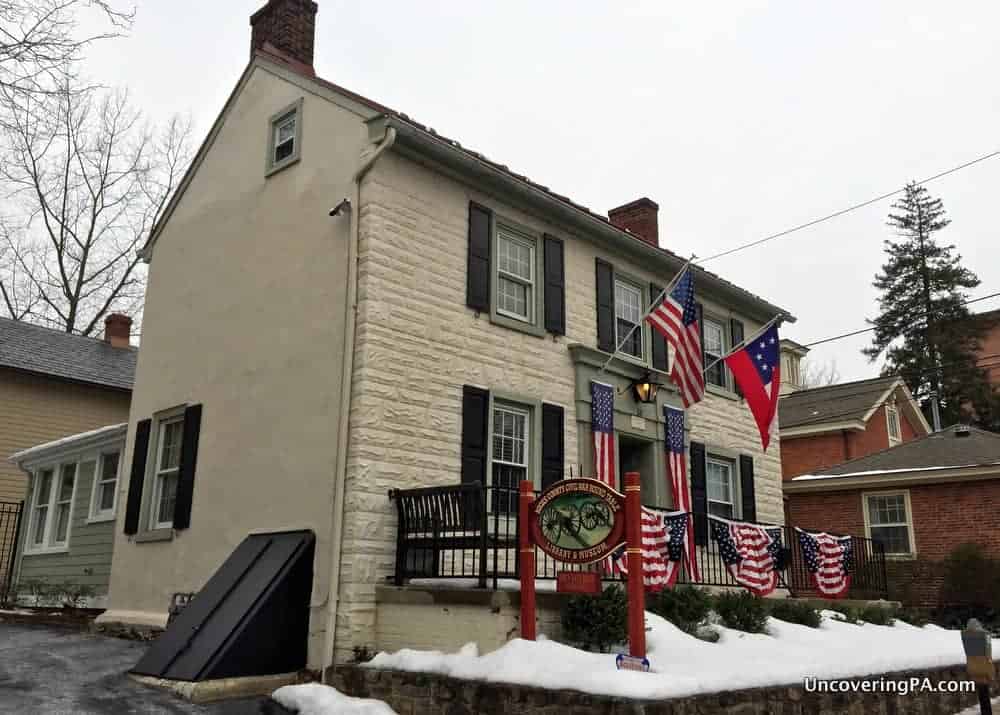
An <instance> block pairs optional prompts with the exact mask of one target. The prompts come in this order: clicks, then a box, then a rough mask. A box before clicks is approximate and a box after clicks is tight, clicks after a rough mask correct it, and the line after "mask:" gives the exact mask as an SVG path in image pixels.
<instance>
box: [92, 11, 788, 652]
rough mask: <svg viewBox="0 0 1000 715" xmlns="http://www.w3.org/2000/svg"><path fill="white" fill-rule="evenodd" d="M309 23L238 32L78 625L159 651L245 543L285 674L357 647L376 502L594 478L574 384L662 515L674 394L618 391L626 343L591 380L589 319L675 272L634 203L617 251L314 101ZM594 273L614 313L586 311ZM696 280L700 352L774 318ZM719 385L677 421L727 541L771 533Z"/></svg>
mask: <svg viewBox="0 0 1000 715" xmlns="http://www.w3.org/2000/svg"><path fill="white" fill-rule="evenodd" d="M310 8H311V9H312V12H310V11H309V9H310ZM300 10H301V11H300ZM314 12H315V5H314V4H313V3H309V2H303V1H302V0H271V1H270V2H269V3H268V4H267V6H266V7H265V8H264V9H263V10H262V11H261V12H259V13H258V14H257V15H255V16H254V18H255V21H256V20H257V19H260V18H263V20H265V21H266V20H267V18H268V14H269V13H282V18H283V21H282V22H280V23H277V22H276V23H263V21H262V23H263V24H257V25H255V27H254V36H253V37H254V40H253V43H254V44H253V56H252V59H251V62H250V64H249V66H248V67H247V69H246V71H245V72H244V74H243V76H242V77H241V79H240V80H239V83H238V85H237V87H236V89H235V91H234V93H233V95H232V96H231V97H230V99H229V101H228V102H227V104H226V106H225V108H224V109H223V111H222V114H221V115H220V117H219V119H218V120H217V122H216V124H215V126H214V127H213V128H212V130H211V132H210V134H209V137H208V139H207V140H206V142H205V144H204V146H203V147H202V150H201V151H200V153H199V155H198V157H197V158H196V160H195V163H194V165H193V167H192V170H191V172H190V173H189V175H188V177H187V179H186V180H185V182H184V184H183V185H182V188H181V191H180V193H179V194H178V196H177V197H176V198H175V200H174V202H173V203H172V205H171V206H170V207H169V209H168V211H167V215H166V217H165V219H164V221H163V222H161V224H160V225H159V226H158V227H157V229H156V230H155V231H154V233H153V236H152V238H151V240H150V243H149V245H148V246H147V247H146V249H145V251H144V252H145V256H146V258H147V260H149V261H150V280H149V290H148V295H147V303H146V306H145V317H144V332H143V351H142V354H141V356H140V360H139V365H138V371H137V381H136V388H135V392H134V398H133V403H132V412H131V416H130V419H129V428H128V437H127V443H126V465H125V469H124V476H123V480H122V482H123V483H122V485H121V491H122V493H121V495H120V497H121V498H122V499H123V500H124V499H125V498H126V494H127V495H128V502H129V508H128V509H127V510H126V517H125V523H124V525H123V527H124V528H120V529H118V530H117V533H116V536H115V550H114V562H113V566H112V572H111V587H110V594H109V610H108V611H107V612H106V613H105V614H104V615H103V616H102V617H101V621H102V622H105V623H109V622H129V623H140V624H150V625H160V626H162V625H163V624H164V623H165V622H166V620H167V609H168V606H169V604H170V601H171V597H172V595H174V594H177V593H185V592H190V591H195V592H196V591H198V590H199V589H200V588H202V587H203V586H204V584H205V583H206V582H207V580H208V579H209V578H210V577H211V576H212V574H213V573H214V572H215V570H216V569H218V568H219V566H220V565H221V564H222V563H223V562H224V561H225V560H226V558H227V557H228V556H229V554H230V553H231V552H232V551H233V549H234V548H235V547H236V546H237V545H238V544H239V543H240V542H241V541H242V540H243V539H244V538H245V537H246V536H247V535H248V534H251V533H265V532H274V531H290V530H297V529H309V530H312V531H313V532H314V533H315V535H316V557H315V563H314V569H313V582H312V595H311V602H310V636H309V658H308V665H309V666H310V667H312V668H320V667H323V666H325V665H329V664H330V663H331V662H333V661H334V660H337V661H344V660H346V659H349V658H350V656H351V652H352V648H353V647H355V646H362V645H368V646H372V645H376V646H377V645H379V644H378V643H377V642H376V640H377V635H376V634H377V632H378V623H377V619H378V613H379V608H378V600H377V593H378V587H379V586H380V585H384V584H386V583H387V582H388V581H389V580H390V579H391V578H392V576H393V570H394V564H395V559H396V536H397V530H396V526H397V523H396V511H395V507H394V505H393V504H392V502H391V501H390V499H389V496H388V491H389V490H390V489H401V488H409V487H427V486H433V485H455V484H458V483H460V482H462V481H463V480H465V481H468V480H469V479H470V478H471V479H473V480H475V481H477V482H482V483H487V484H492V483H495V482H496V481H497V480H501V479H517V478H527V479H531V480H533V481H535V483H536V484H537V485H539V486H541V485H542V484H543V471H545V473H546V474H547V475H548V476H547V478H551V477H552V476H553V470H554V476H555V478H559V477H562V476H569V475H570V474H571V473H572V474H574V475H581V474H583V475H589V474H592V470H593V457H592V454H591V447H590V446H591V444H592V441H591V440H592V438H591V424H590V422H591V417H590V415H591V406H590V400H591V397H590V383H591V380H593V379H600V380H602V381H604V382H607V383H611V384H613V385H614V386H615V387H616V388H617V389H618V394H619V396H618V397H617V398H616V401H615V410H616V412H615V422H616V428H617V440H618V452H619V455H620V460H619V471H620V472H623V471H625V469H639V470H640V471H641V472H642V474H643V487H644V491H645V495H644V496H645V500H646V501H647V502H649V503H655V504H659V505H664V506H669V505H670V502H671V499H670V495H669V490H668V487H667V483H668V482H667V477H666V469H665V464H664V462H665V459H664V456H663V440H664V429H663V407H664V405H667V404H670V405H679V404H680V399H679V396H678V394H677V393H676V391H675V390H674V389H673V387H666V386H665V387H664V389H663V390H661V392H660V397H659V398H658V402H657V403H656V404H639V403H636V402H634V401H633V399H632V398H631V397H630V396H629V394H628V388H629V385H630V383H631V382H632V381H633V380H635V379H637V378H640V377H642V376H643V375H645V374H646V373H650V374H652V375H654V376H657V377H658V378H659V380H660V381H661V382H663V383H667V382H668V380H667V374H666V368H667V364H668V363H667V359H666V355H665V351H664V353H663V356H662V358H657V357H654V353H655V350H654V345H655V340H656V337H655V336H654V335H653V334H652V333H651V332H650V330H649V328H648V327H646V326H640V329H639V331H638V334H639V335H640V336H641V337H640V338H639V339H638V340H637V341H636V343H635V344H634V346H633V348H634V349H633V352H634V353H635V354H634V355H633V356H630V357H617V358H615V359H614V360H613V361H612V362H611V363H610V365H609V367H608V370H607V371H605V372H603V373H601V372H600V366H601V364H602V363H603V362H605V361H606V360H607V358H608V357H609V352H608V351H605V350H602V349H601V347H602V345H601V341H600V340H599V332H602V333H603V332H605V331H607V330H609V329H610V330H611V331H612V332H613V331H614V330H615V327H614V326H613V325H611V324H609V323H607V322H606V319H601V318H598V314H599V313H601V311H602V310H606V309H607V308H608V307H610V309H611V310H612V311H614V312H613V313H611V319H612V320H613V321H616V322H615V324H616V325H618V326H619V328H618V329H619V330H621V326H623V325H624V324H625V323H623V322H621V321H624V320H626V319H627V318H628V317H630V316H631V317H633V318H634V317H636V316H634V315H632V312H630V311H632V310H633V309H640V310H641V309H643V308H644V306H645V305H646V304H647V303H648V302H649V300H650V299H651V298H652V297H655V296H654V295H653V294H654V292H655V286H663V285H666V284H667V282H668V281H670V279H671V278H672V277H673V275H674V274H675V273H676V272H677V270H678V269H679V268H680V267H681V266H682V264H683V260H682V259H681V258H679V257H678V256H676V255H674V254H672V253H670V252H667V251H665V250H663V249H661V248H659V246H658V245H657V241H656V235H655V226H656V207H655V204H653V203H652V202H651V201H649V200H648V199H645V200H642V201H640V202H637V205H636V206H633V207H631V208H630V211H631V210H632V209H635V210H636V211H638V212H639V214H640V215H639V217H638V219H636V220H635V221H634V222H632V223H631V224H630V225H632V226H633V231H632V232H628V231H626V230H624V229H623V228H622V227H621V225H616V224H615V223H613V222H612V221H609V219H608V218H607V217H605V216H599V215H597V214H594V213H591V212H589V211H588V210H586V209H584V208H582V207H580V206H578V205H576V204H573V203H572V202H570V201H569V200H568V199H565V198H564V197H561V196H558V195H556V194H554V193H552V192H550V191H549V190H548V189H546V188H545V187H541V186H538V185H537V184H533V183H531V182H530V181H528V180H527V179H525V178H524V177H519V176H517V175H515V174H512V173H511V172H510V171H509V170H507V169H506V167H502V166H500V165H499V164H495V163H493V162H490V161H489V160H487V159H485V158H484V157H483V156H481V155H479V154H476V153H474V152H470V151H468V150H466V149H463V148H462V147H461V146H460V145H458V144H457V143H456V142H453V141H451V140H447V139H444V138H442V137H440V136H439V135H437V134H435V133H433V132H432V131H430V130H428V129H426V128H424V127H423V126H421V125H419V124H416V123H415V122H413V121H412V120H409V119H408V118H406V117H405V116H404V115H401V114H399V113H396V112H394V111H392V110H389V109H388V108H386V107H383V106H381V105H379V104H377V103H375V102H372V101H371V100H367V99H364V98H362V97H360V96H359V95H356V94H354V93H352V92H349V91H347V90H345V89H342V88H340V87H337V86H336V85H333V84H331V83H329V82H326V81H323V80H320V79H318V78H317V77H316V76H315V73H314V70H313V68H312V54H311V48H312V34H313V32H314V26H313V22H314ZM303 38H307V39H308V41H307V42H304V41H303ZM331 207H333V208H332V209H331ZM629 215H630V217H632V214H629ZM632 218H634V217H632ZM632 218H629V221H632ZM621 223H622V222H621V221H619V224H621ZM650 226H652V229H653V230H652V231H650V230H649V227H650ZM470 247H471V248H470ZM548 252H553V253H549V254H548V255H547V253H548ZM556 253H558V256H559V258H560V260H559V261H555V260H554V259H553V260H552V261H550V258H552V256H554V255H556ZM597 266H605V268H603V269H601V270H604V271H605V273H604V275H605V276H612V277H613V279H614V280H613V288H612V293H615V294H617V293H620V297H617V296H616V295H612V294H607V293H604V294H602V296H601V297H600V300H599V295H598V293H599V291H600V290H601V288H599V286H598V281H597V278H596V273H595V270H596V268H595V267H597ZM557 267H558V268H559V269H560V270H557ZM484 271H485V272H484ZM608 271H610V272H608ZM484 276H486V277H485V279H483V277H484ZM695 279H696V281H697V282H698V295H699V300H700V301H701V303H702V309H703V315H704V318H705V321H706V327H707V328H708V327H710V328H711V329H713V330H716V331H717V332H716V333H715V336H716V337H717V338H718V345H717V347H718V348H719V349H725V348H726V347H728V346H731V345H732V344H733V342H738V340H739V337H738V335H739V331H743V333H744V334H745V335H746V336H750V335H752V334H753V332H754V331H755V330H757V329H758V328H759V327H760V326H762V325H763V324H764V323H765V322H767V321H768V320H770V319H771V318H773V317H774V316H775V315H776V314H777V313H778V312H781V311H780V309H778V308H777V307H775V306H773V305H771V304H770V303H768V302H766V301H765V300H763V299H762V298H759V297H757V296H754V295H752V294H750V293H749V292H747V291H745V290H743V289H741V288H739V287H738V286H735V285H733V284H731V283H729V282H727V281H725V280H724V279H722V278H720V277H719V276H716V275H713V274H711V273H708V272H706V271H703V270H701V269H697V270H696V276H695ZM474 301H475V306H473V305H472V304H473V302H474ZM599 302H600V303H601V304H602V306H603V307H602V306H599V305H598V303H599ZM602 320H604V321H605V322H602ZM737 327H738V328H739V331H738V330H737ZM716 382H717V384H716V385H712V386H711V387H710V388H709V395H708V397H707V399H706V400H705V401H704V402H703V403H701V404H699V405H697V406H696V407H694V408H692V409H691V410H690V411H689V426H690V433H689V439H690V441H691V442H692V443H695V442H697V443H699V444H702V445H704V446H705V452H707V453H708V455H710V456H711V457H712V458H714V459H715V460H717V462H718V464H719V465H720V467H719V468H720V469H721V470H723V471H721V472H720V474H723V475H724V477H723V478H725V479H729V480H731V481H730V484H731V485H732V499H733V501H734V504H733V505H732V508H733V509H734V514H735V515H737V516H739V515H740V513H739V512H740V510H741V505H740V503H739V501H740V500H739V499H738V498H737V497H738V496H740V495H739V492H740V491H745V492H746V494H744V495H743V496H745V497H747V498H746V499H745V500H744V502H745V503H749V504H751V505H755V513H754V514H751V515H747V516H748V518H753V517H755V518H756V519H758V520H761V521H770V522H775V523H781V522H782V520H783V515H782V502H781V470H780V453H779V450H778V446H777V445H774V446H772V448H771V450H770V451H769V452H768V453H766V454H764V453H762V451H761V449H760V441H759V437H758V434H757V428H756V426H755V423H754V420H753V418H752V416H751V414H750V412H749V410H748V409H747V408H746V405H745V403H744V402H743V401H742V400H741V399H740V398H739V397H738V395H737V394H736V393H735V391H734V386H733V384H732V378H731V376H730V375H728V374H727V373H726V371H725V370H724V369H721V370H719V371H718V376H717V380H716ZM470 394H473V395H476V396H478V398H477V399H479V402H477V404H478V405H480V407H481V408H482V407H484V408H485V409H483V412H482V414H483V418H484V419H485V424H486V426H487V429H488V430H489V436H488V439H487V440H486V441H487V442H488V443H489V444H494V443H499V442H497V440H500V442H502V441H503V440H502V438H506V439H508V440H514V441H517V442H518V444H519V445H521V447H522V448H519V449H518V450H516V452H513V453H512V454H516V455H517V456H516V458H514V457H511V456H510V455H508V458H506V459H503V458H501V455H500V454H499V453H496V452H494V451H491V450H492V448H490V447H487V448H486V449H487V454H486V456H485V459H480V461H479V462H477V463H475V464H476V465H477V466H475V467H474V466H472V465H473V461H472V460H470V459H467V457H468V456H469V455H468V454H467V449H468V447H467V445H466V446H463V444H464V440H463V431H464V427H463V425H464V424H465V423H467V422H468V414H467V413H468V410H469V407H468V406H469V404H471V402H470V400H469V398H468V396H469V395H470ZM483 400H485V401H483ZM192 409H196V410H197V414H199V415H200V418H199V422H198V426H197V428H194V427H192V426H191V423H190V422H189V420H188V418H187V417H186V416H184V415H187V414H189V413H190V410H192ZM545 416H547V417H548V419H547V420H544V424H543V417H545ZM180 431H183V432H184V437H183V439H181V440H180V443H179V444H180V450H179V451H180V456H179V457H178V458H177V459H174V458H173V457H171V455H172V454H173V451H172V450H173V449H174V447H175V446H176V445H177V444H178V443H177V441H176V439H177V438H176V436H175V435H176V433H179V432H180ZM190 439H196V440H197V450H196V452H197V454H196V459H195V458H194V457H192V455H191V454H190V450H187V449H185V447H184V445H185V444H189V442H188V440H190ZM552 440H555V443H556V444H557V445H558V448H556V449H553V448H552V445H553V442H552ZM185 454H187V455H188V457H187V460H186V459H185V457H184V455H185ZM164 455H166V456H164ZM741 464H752V465H753V469H752V472H751V471H747V472H746V473H745V474H743V475H741V474H740V473H739V470H740V468H741V467H740V465H741ZM701 466H702V467H704V464H702V465H701ZM477 470H478V471H477ZM727 470H728V471H727ZM175 475H176V476H175ZM741 476H742V477H743V478H742V479H741ZM172 495H173V496H172ZM174 496H175V497H176V498H174ZM463 635H464V633H461V634H460V633H455V635H454V637H455V638H459V637H462V636H463ZM459 645H460V644H459Z"/></svg>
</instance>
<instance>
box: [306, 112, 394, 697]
mask: <svg viewBox="0 0 1000 715" xmlns="http://www.w3.org/2000/svg"><path fill="white" fill-rule="evenodd" d="M395 142H396V130H395V129H393V128H392V127H389V128H388V129H387V130H386V133H385V137H384V138H383V139H382V141H381V143H380V144H379V145H378V146H377V147H376V148H375V151H373V152H372V153H371V155H370V156H368V157H367V158H366V159H365V160H364V161H362V162H361V166H360V167H358V170H357V171H356V172H355V173H354V185H353V187H352V196H351V201H352V204H353V206H352V209H351V237H350V240H349V244H348V249H347V250H348V254H347V301H346V308H345V315H344V354H343V356H342V359H341V363H342V365H343V369H342V371H341V374H340V429H339V431H338V434H337V464H336V470H335V473H334V486H333V524H332V527H333V528H332V531H333V533H332V540H331V544H330V550H331V553H332V558H331V563H330V597H329V599H328V603H327V610H328V616H327V622H326V638H325V643H326V645H325V646H324V653H323V673H322V676H321V679H322V681H323V682H324V683H325V682H326V671H327V668H328V667H331V666H333V660H334V658H333V652H334V648H335V647H336V638H337V608H338V606H339V605H340V561H341V548H342V544H343V537H344V486H345V483H346V482H347V447H348V438H349V436H350V421H351V400H352V397H353V390H352V384H353V379H352V378H353V373H354V345H355V341H356V338H357V334H356V331H357V323H358V251H359V247H360V243H361V215H360V211H361V181H362V180H363V179H364V178H365V175H366V174H367V173H368V172H369V171H370V170H371V168H372V167H373V166H375V162H376V161H378V159H379V157H380V156H382V154H383V153H384V152H385V151H386V150H388V149H389V148H390V147H392V145H393V144H394V143H395Z"/></svg>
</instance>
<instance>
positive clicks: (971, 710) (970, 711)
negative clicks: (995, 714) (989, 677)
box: [955, 698, 1000, 715]
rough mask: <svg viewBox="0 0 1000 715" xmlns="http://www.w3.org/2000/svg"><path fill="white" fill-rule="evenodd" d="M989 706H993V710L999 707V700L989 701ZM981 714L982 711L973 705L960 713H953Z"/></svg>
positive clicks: (959, 713)
mask: <svg viewBox="0 0 1000 715" xmlns="http://www.w3.org/2000/svg"><path fill="white" fill-rule="evenodd" d="M990 704H991V705H993V709H994V710H995V709H996V708H997V707H998V706H1000V698H994V699H993V700H991V701H990ZM981 712H982V710H981V709H980V707H979V705H973V706H972V707H968V708H966V709H965V710H962V711H961V712H957V713H955V715H979V713H981Z"/></svg>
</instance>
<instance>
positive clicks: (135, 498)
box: [125, 420, 153, 534]
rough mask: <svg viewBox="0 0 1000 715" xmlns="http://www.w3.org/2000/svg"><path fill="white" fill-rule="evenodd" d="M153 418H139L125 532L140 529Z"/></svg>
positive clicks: (132, 532)
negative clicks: (143, 489)
mask: <svg viewBox="0 0 1000 715" xmlns="http://www.w3.org/2000/svg"><path fill="white" fill-rule="evenodd" d="M152 425H153V421H152V420H139V422H138V424H136V426H135V439H134V440H133V441H134V444H133V445H132V472H131V475H130V476H129V480H128V502H127V503H126V504H125V533H126V534H134V533H136V532H137V531H139V512H140V511H141V510H142V483H143V482H144V481H145V479H146V453H147V452H148V451H149V430H150V428H151V427H152Z"/></svg>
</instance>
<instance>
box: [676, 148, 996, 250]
mask: <svg viewBox="0 0 1000 715" xmlns="http://www.w3.org/2000/svg"><path fill="white" fill-rule="evenodd" d="M997 156H1000V151H993V152H990V153H989V154H983V155H982V156H980V157H977V158H976V159H973V160H972V161H967V162H965V163H964V164H959V165H958V166H953V167H952V168H950V169H946V170H945V171H942V172H940V173H937V174H934V176H929V177H927V178H926V179H923V180H921V181H917V182H915V183H916V185H917V186H922V185H924V184H927V183H930V182H931V181H934V180H936V179H940V178H942V177H945V176H948V175H949V174H954V173H955V172H956V171H961V170H962V169H967V168H968V167H970V166H973V165H975V164H978V163H980V162H982V161H986V160H987V159H992V158H994V157H997ZM905 190H906V189H905V187H903V188H901V189H896V190H895V191H890V192H888V193H885V194H881V195H880V196H876V197H875V198H872V199H868V200H867V201H862V202H861V203H859V204H854V205H853V206H848V207H847V208H845V209H841V210H840V211H834V212H833V213H832V214H827V215H826V216H822V217H820V218H817V219H813V220H812V221H806V222H805V223H802V224H799V225H798V226H792V227H791V228H786V229H785V230H784V231H779V232H778V233H772V234H771V235H770V236H764V237H763V238H758V239H757V240H756V241H750V242H749V243H744V244H742V245H740V246H736V247H735V248H730V249H728V250H726V251H723V252H722V253H716V254H715V255H713V256H709V257H708V258H699V259H695V261H694V262H695V263H700V264H704V263H707V262H708V261H714V260H715V259H716V258H722V257H723V256H728V255H730V254H732V253H736V252H737V251H743V250H745V249H747V248H753V247H754V246H759V245H760V244H762V243H767V242H768V241H773V240H774V239H776V238H781V237H782V236H787V235H788V234H790V233H795V232H796V231H801V230H803V229H806V228H809V227H811V226H815V225H816V224H820V223H823V222H824V221H830V220H831V219H835V218H838V217H840V216H843V215H844V214H847V213H850V212H851V211H857V210H858V209H861V208H864V207H865V206H871V205H872V204H877V203H878V202H879V201H885V200H886V199H888V198H891V197H893V196H895V195H896V194H899V193H902V192H903V191H905Z"/></svg>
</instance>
